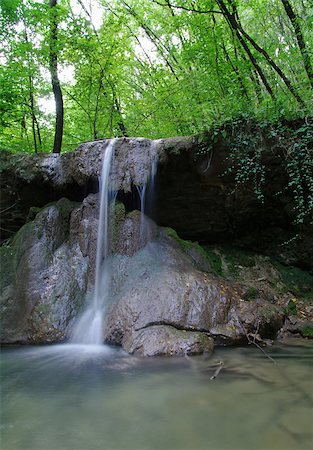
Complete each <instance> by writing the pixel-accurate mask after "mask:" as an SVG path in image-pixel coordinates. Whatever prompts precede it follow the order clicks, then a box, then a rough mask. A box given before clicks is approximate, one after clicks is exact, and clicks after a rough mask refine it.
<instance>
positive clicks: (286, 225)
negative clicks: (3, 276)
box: [0, 137, 313, 270]
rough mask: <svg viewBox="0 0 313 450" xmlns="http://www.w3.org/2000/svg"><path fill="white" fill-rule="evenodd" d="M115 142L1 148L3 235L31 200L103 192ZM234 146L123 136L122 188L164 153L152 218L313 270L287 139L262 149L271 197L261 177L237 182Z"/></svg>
mask: <svg viewBox="0 0 313 450" xmlns="http://www.w3.org/2000/svg"><path fill="white" fill-rule="evenodd" d="M107 143H108V140H99V141H95V142H89V143H85V144H82V145H81V146H79V147H78V149H77V150H76V151H74V152H69V153H64V154H62V155H60V156H56V155H45V154H40V155H36V156H33V155H20V154H19V155H9V154H8V153H6V152H0V170H1V190H2V199H1V208H2V210H3V211H4V212H3V214H2V228H3V229H4V230H1V235H2V239H6V238H8V237H10V236H11V234H12V233H13V232H14V231H17V230H18V229H19V228H20V227H21V225H23V223H25V221H26V218H27V216H28V213H29V209H30V207H33V206H36V207H43V206H44V205H45V204H47V203H48V202H51V201H55V200H57V199H59V198H61V197H67V198H68V199H69V200H75V201H79V202H81V201H82V200H83V199H84V198H85V197H86V196H87V195H88V193H94V192H97V186H96V184H97V183H96V181H95V180H96V179H97V177H99V175H100V172H101V161H102V158H103V154H104V152H105V148H106V146H107ZM228 145H229V143H227V142H226V141H223V139H221V138H219V139H218V140H217V142H216V143H215V144H214V146H213V149H212V151H210V152H208V151H206V149H205V148H204V149H203V144H201V143H199V142H198V141H197V140H196V139H195V138H194V137H179V138H168V139H160V140H157V141H151V140H149V139H144V138H120V139H118V140H117V142H116V151H115V159H116V166H115V167H116V170H115V173H114V175H113V179H114V186H115V188H114V189H118V190H119V191H120V193H122V192H124V193H130V192H131V191H132V190H134V187H135V186H138V187H140V186H143V185H144V183H145V181H146V180H147V177H148V176H149V171H150V168H151V160H152V159H153V158H157V159H158V161H159V170H158V173H157V176H156V180H155V181H156V187H157V193H158V194H157V198H156V208H155V211H156V212H154V213H153V214H152V218H153V219H154V220H155V221H156V222H157V223H158V224H159V225H162V226H171V227H172V228H174V229H175V230H176V231H177V232H178V233H179V235H180V236H181V237H182V238H184V239H191V240H193V241H199V242H201V243H207V244H211V243H225V242H229V243H232V244H235V245H236V246H239V247H242V248H247V249H252V250H254V251H257V252H261V253H263V254H269V255H274V256H275V257H277V258H279V259H280V260H281V261H282V262H283V263H286V264H293V265H298V266H300V267H302V268H304V269H309V270H313V259H312V254H313V249H312V242H313V241H312V239H311V236H312V225H310V224H304V225H302V226H301V230H300V231H301V232H300V233H299V229H298V227H297V226H295V225H294V214H293V206H292V202H293V200H292V195H291V194H290V192H287V191H286V189H285V188H284V187H283V186H285V184H286V174H285V173H284V171H283V168H282V164H281V158H280V153H283V149H280V148H279V142H275V140H273V142H272V141H271V142H268V141H266V142H265V143H264V145H265V147H264V148H263V149H262V155H263V159H264V161H263V162H264V166H265V167H266V176H267V178H266V179H265V183H264V186H263V191H264V192H263V194H264V200H263V202H261V201H259V200H258V199H257V198H256V196H255V193H254V192H253V183H252V184H251V183H250V184H249V183H247V184H243V185H239V186H238V185H237V186H236V185H235V180H234V176H232V175H230V174H229V173H228V170H229V169H230V165H231V163H230V162H229V159H228V156H229V147H228ZM201 152H202V153H201ZM227 173H228V174H227ZM226 174H227V175H226ZM94 184H95V185H94ZM277 192H281V194H280V195H276V194H277ZM150 215H151V213H150Z"/></svg>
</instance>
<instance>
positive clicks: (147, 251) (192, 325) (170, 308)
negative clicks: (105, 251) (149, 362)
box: [104, 231, 283, 355]
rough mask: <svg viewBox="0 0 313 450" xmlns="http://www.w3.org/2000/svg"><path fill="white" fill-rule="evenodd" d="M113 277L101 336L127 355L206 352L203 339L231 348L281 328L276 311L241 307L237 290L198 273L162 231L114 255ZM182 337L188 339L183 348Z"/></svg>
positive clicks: (268, 307) (265, 307) (279, 313)
mask: <svg viewBox="0 0 313 450" xmlns="http://www.w3.org/2000/svg"><path fill="white" fill-rule="evenodd" d="M113 272H114V283H113V286H114V294H113V295H114V301H113V304H112V306H111V310H110V311H109V313H108V316H107V318H106V326H105V334H104V337H105V341H107V342H109V343H112V344H117V345H122V346H123V348H124V349H125V350H126V351H129V352H131V353H139V354H145V355H150V354H162V353H163V352H165V349H166V348H167V349H168V351H169V352H170V353H171V352H172V353H175V354H182V353H184V352H185V353H186V354H189V353H190V354H191V353H197V352H200V348H202V350H203V351H207V344H208V341H207V337H208V336H209V337H210V338H211V339H213V340H214V341H215V342H216V343H217V344H219V345H233V344H237V343H245V342H247V335H248V333H253V332H258V333H259V334H260V335H261V336H263V337H270V336H271V337H273V336H274V335H275V334H276V333H277V331H278V330H279V329H280V327H281V325H282V321H283V313H282V311H281V310H280V309H279V308H276V307H272V305H271V304H270V303H268V302H264V304H262V305H260V307H259V308H254V309H253V307H252V306H251V304H250V305H247V306H246V302H245V301H244V300H243V299H242V298H241V293H242V288H241V287H240V286H239V285H236V284H234V283H231V282H229V281H226V280H223V279H221V278H218V277H214V276H212V274H208V273H206V272H202V271H200V270H198V269H197V268H196V266H195V262H194V259H192V258H191V257H190V256H189V255H187V254H186V253H185V252H184V251H182V249H181V247H180V246H179V244H178V243H177V242H176V241H175V239H173V238H171V237H168V236H167V235H166V233H165V232H164V231H161V232H160V235H159V237H158V238H157V239H156V240H155V241H154V242H151V243H150V244H148V245H147V246H146V247H145V248H143V249H141V250H140V251H139V252H137V253H136V254H134V255H133V256H132V257H131V258H129V257H125V256H124V255H117V256H116V258H115V261H114V271H113ZM150 333H151V335H150ZM182 333H183V334H182ZM184 333H187V334H184ZM160 336H165V340H166V342H167V344H168V346H167V344H166V345H165V343H164V341H163V340H162V339H161V340H160V342H159V344H158V342H156V341H157V340H158V339H159V337H160ZM184 336H185V337H186V336H188V339H191V340H190V342H189V344H190V345H189V346H188V345H187V347H184V345H183V342H185V341H183V342H182V341H181V339H182V338H183V337H184ZM175 337H176V338H177V343H176V344H175V345H174V343H173V342H174V341H175V339H174V338H175ZM201 337H202V338H203V340H204V341H201V339H200V338H201ZM173 339H174V341H173ZM188 339H187V340H188ZM194 339H196V341H194ZM199 339H200V341H199ZM195 342H197V344H195ZM201 342H202V344H203V346H202V347H201V345H202V344H201ZM200 344H201V345H200ZM194 345H195V346H194ZM199 345H200V346H199ZM184 349H185V350H184Z"/></svg>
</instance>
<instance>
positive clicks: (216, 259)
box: [165, 228, 223, 276]
mask: <svg viewBox="0 0 313 450" xmlns="http://www.w3.org/2000/svg"><path fill="white" fill-rule="evenodd" d="M165 231H166V234H167V235H168V236H169V237H171V238H173V239H175V241H177V242H178V243H179V244H180V246H181V248H182V249H183V250H184V252H186V253H187V254H190V252H191V251H192V252H197V253H198V254H199V255H200V256H201V257H202V258H204V259H205V260H206V261H207V262H208V264H209V266H210V269H211V272H213V273H214V274H215V275H220V276H222V275H223V267H222V258H221V256H220V255H219V253H218V252H217V251H216V250H215V249H209V248H205V249H204V248H203V247H201V246H200V245H199V244H198V242H192V241H185V240H184V239H181V238H180V237H179V236H178V234H177V233H176V231H175V230H173V229H172V228H166V230H165Z"/></svg>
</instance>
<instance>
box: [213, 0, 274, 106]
mask: <svg viewBox="0 0 313 450" xmlns="http://www.w3.org/2000/svg"><path fill="white" fill-rule="evenodd" d="M217 4H218V5H219V7H220V8H221V11H222V13H223V15H224V17H225V19H226V20H227V22H228V24H229V26H230V28H231V29H233V30H234V32H235V34H236V36H237V38H238V41H239V42H240V44H241V46H242V47H243V49H244V50H245V52H246V53H247V55H248V57H249V59H250V61H251V63H252V65H253V67H254V68H255V70H256V71H257V73H258V75H259V77H260V78H261V80H262V83H263V84H264V87H265V89H266V90H267V92H268V93H269V94H270V96H271V97H272V99H273V100H274V101H275V96H274V92H273V91H272V88H271V86H270V85H269V82H268V81H267V78H266V76H265V75H264V73H263V70H262V69H261V67H260V66H259V64H258V62H257V60H256V59H255V57H254V56H253V54H252V53H251V50H250V49H249V47H248V45H247V43H246V41H245V40H244V39H243V37H242V36H241V34H240V31H239V24H238V23H237V21H236V19H235V17H234V15H233V14H231V13H230V12H229V11H228V9H227V7H226V5H225V3H224V2H223V1H222V0H217Z"/></svg>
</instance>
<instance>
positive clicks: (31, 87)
mask: <svg viewBox="0 0 313 450" xmlns="http://www.w3.org/2000/svg"><path fill="white" fill-rule="evenodd" d="M28 78H29V101H30V110H31V116H32V131H33V139H34V150H35V153H38V148H37V138H36V118H35V102H34V93H33V79H32V77H31V75H29V77H28Z"/></svg>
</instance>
